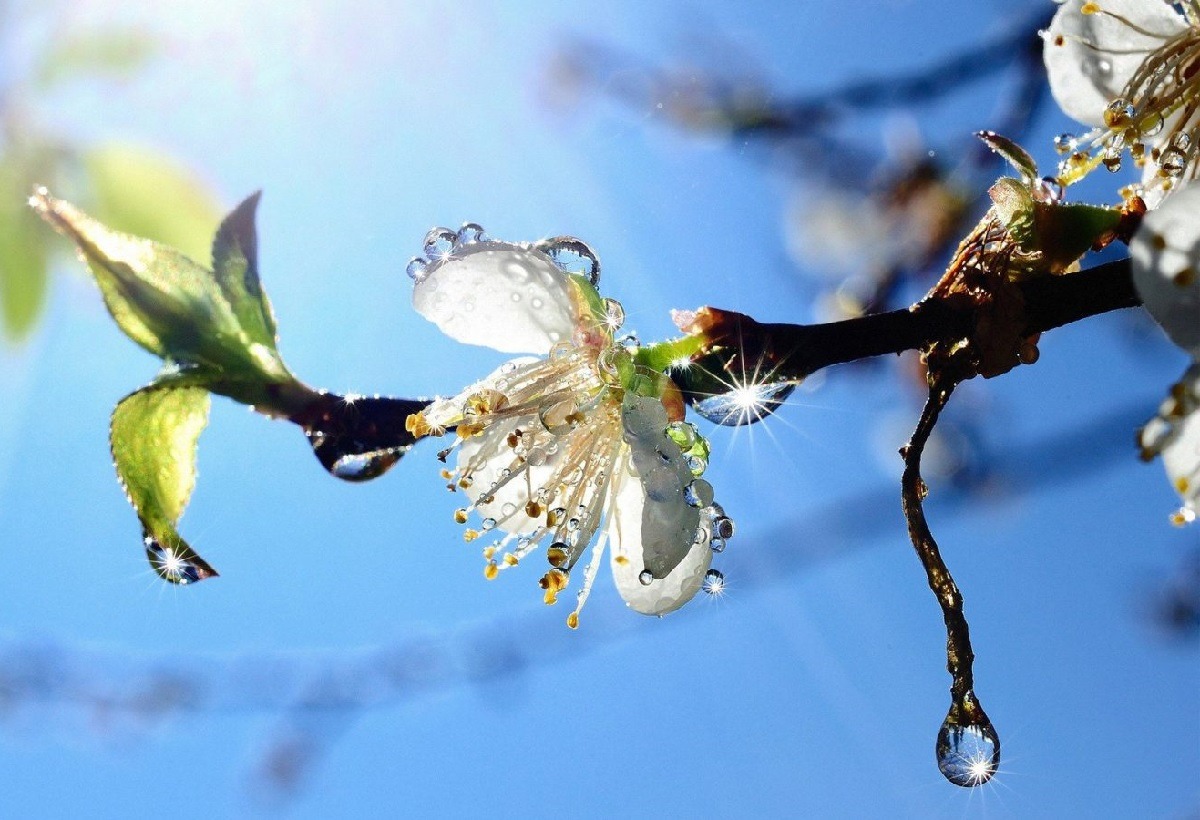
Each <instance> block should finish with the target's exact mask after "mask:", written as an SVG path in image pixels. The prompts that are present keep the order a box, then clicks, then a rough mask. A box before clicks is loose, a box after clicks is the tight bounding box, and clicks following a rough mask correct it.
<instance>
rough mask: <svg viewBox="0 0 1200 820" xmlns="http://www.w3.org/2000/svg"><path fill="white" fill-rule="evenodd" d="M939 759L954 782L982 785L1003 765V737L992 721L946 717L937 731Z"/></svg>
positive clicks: (958, 784) (944, 771) (961, 784)
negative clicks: (954, 720)
mask: <svg viewBox="0 0 1200 820" xmlns="http://www.w3.org/2000/svg"><path fill="white" fill-rule="evenodd" d="M937 762H938V770H939V771H941V773H942V775H943V776H945V778H946V779H947V780H949V781H950V782H951V783H953V784H954V785H955V786H963V787H964V788H971V787H973V786H981V785H983V784H984V783H986V782H988V781H989V780H991V779H992V776H993V775H995V774H996V769H997V768H998V767H999V766H1000V738H999V737H998V736H997V735H996V730H995V729H993V728H992V725H991V723H984V724H982V725H979V724H968V725H966V726H963V725H959V724H956V723H952V722H951V721H950V720H949V719H948V718H947V720H946V722H945V723H943V724H942V728H941V731H939V732H938V737H937Z"/></svg>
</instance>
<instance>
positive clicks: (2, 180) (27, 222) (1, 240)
mask: <svg viewBox="0 0 1200 820" xmlns="http://www.w3.org/2000/svg"><path fill="white" fill-rule="evenodd" d="M25 177H26V175H25V174H23V173H21V169H19V168H17V167H15V166H14V165H13V163H11V162H8V161H5V162H0V309H2V311H3V313H2V315H3V317H4V332H5V334H6V335H7V336H8V337H9V338H10V339H13V340H17V339H22V338H24V337H25V336H26V335H27V334H28V333H29V331H30V330H31V329H32V327H33V325H34V322H36V321H37V317H38V316H39V315H40V314H41V311H42V307H43V306H44V304H45V302H46V245H45V241H44V239H43V237H42V235H41V234H40V232H39V231H38V226H37V220H36V218H35V217H34V216H33V214H32V213H30V211H29V209H28V208H26V207H24V202H25V196H26V194H27V192H28V190H29V188H28V183H27V182H26V179H25Z"/></svg>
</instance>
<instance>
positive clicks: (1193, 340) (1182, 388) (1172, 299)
mask: <svg viewBox="0 0 1200 820" xmlns="http://www.w3.org/2000/svg"><path fill="white" fill-rule="evenodd" d="M1129 252H1130V257H1131V259H1132V264H1133V281H1134V285H1135V286H1136V287H1137V291H1138V294H1139V295H1140V296H1141V297H1142V301H1143V303H1144V304H1145V305H1146V309H1147V310H1148V311H1149V312H1150V315H1151V316H1153V317H1154V320H1155V321H1156V322H1158V324H1159V325H1160V326H1161V327H1162V329H1163V330H1164V331H1166V333H1167V335H1168V336H1169V337H1170V338H1171V340H1172V341H1173V342H1175V343H1176V344H1177V345H1179V346H1180V347H1181V348H1183V349H1184V350H1185V351H1187V352H1188V353H1189V354H1190V355H1191V357H1192V365H1191V367H1189V368H1188V370H1187V372H1186V373H1184V376H1183V378H1182V379H1180V381H1179V382H1178V383H1177V384H1175V385H1173V386H1172V387H1171V389H1170V391H1169V392H1168V394H1167V397H1166V399H1164V400H1163V403H1162V405H1161V406H1160V407H1159V411H1158V415H1157V416H1155V417H1154V418H1153V419H1151V420H1150V422H1149V423H1147V424H1146V426H1145V427H1143V428H1142V430H1141V432H1140V433H1139V443H1140V445H1141V447H1142V457H1143V458H1145V459H1147V460H1148V459H1150V458H1153V457H1154V456H1156V455H1161V456H1162V459H1163V466H1164V467H1165V468H1166V471H1167V477H1168V478H1169V479H1170V480H1171V485H1172V486H1173V487H1174V488H1175V490H1176V492H1178V493H1179V495H1180V497H1181V498H1182V499H1183V507H1182V508H1181V509H1180V510H1179V511H1178V512H1177V513H1175V515H1174V520H1175V521H1176V523H1179V524H1185V523H1190V522H1191V521H1194V520H1195V518H1196V508H1197V507H1198V506H1200V185H1197V184H1192V185H1188V186H1186V187H1184V188H1182V189H1181V190H1179V191H1178V192H1177V193H1176V194H1174V195H1173V196H1172V197H1171V198H1170V199H1169V200H1168V201H1167V202H1166V203H1165V204H1164V205H1163V206H1162V207H1161V208H1159V209H1157V210H1155V211H1151V212H1150V213H1148V214H1146V218H1145V221H1144V222H1143V223H1142V227H1141V228H1140V229H1139V230H1138V232H1137V234H1135V235H1134V237H1133V241H1132V242H1131V243H1130V246H1129Z"/></svg>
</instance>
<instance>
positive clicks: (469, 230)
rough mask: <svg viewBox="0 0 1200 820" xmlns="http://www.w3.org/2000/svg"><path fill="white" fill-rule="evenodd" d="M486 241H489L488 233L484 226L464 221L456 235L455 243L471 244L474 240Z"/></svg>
mask: <svg viewBox="0 0 1200 820" xmlns="http://www.w3.org/2000/svg"><path fill="white" fill-rule="evenodd" d="M485 241H487V234H485V233H484V232H483V226H482V225H480V224H478V223H476V222H464V223H463V226H462V227H461V228H459V229H458V233H457V234H456V235H455V244H457V245H470V244H471V243H472V242H485Z"/></svg>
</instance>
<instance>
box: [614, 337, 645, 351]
mask: <svg viewBox="0 0 1200 820" xmlns="http://www.w3.org/2000/svg"><path fill="white" fill-rule="evenodd" d="M617 343H618V344H619V345H621V347H623V348H625V352H626V353H628V354H629V355H630V356H635V355H637V352H638V351H639V350H641V349H642V341H641V339H639V338H638V337H637V334H636V333H628V334H626V335H624V336H622V337H621V338H620V339H618V340H617Z"/></svg>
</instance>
